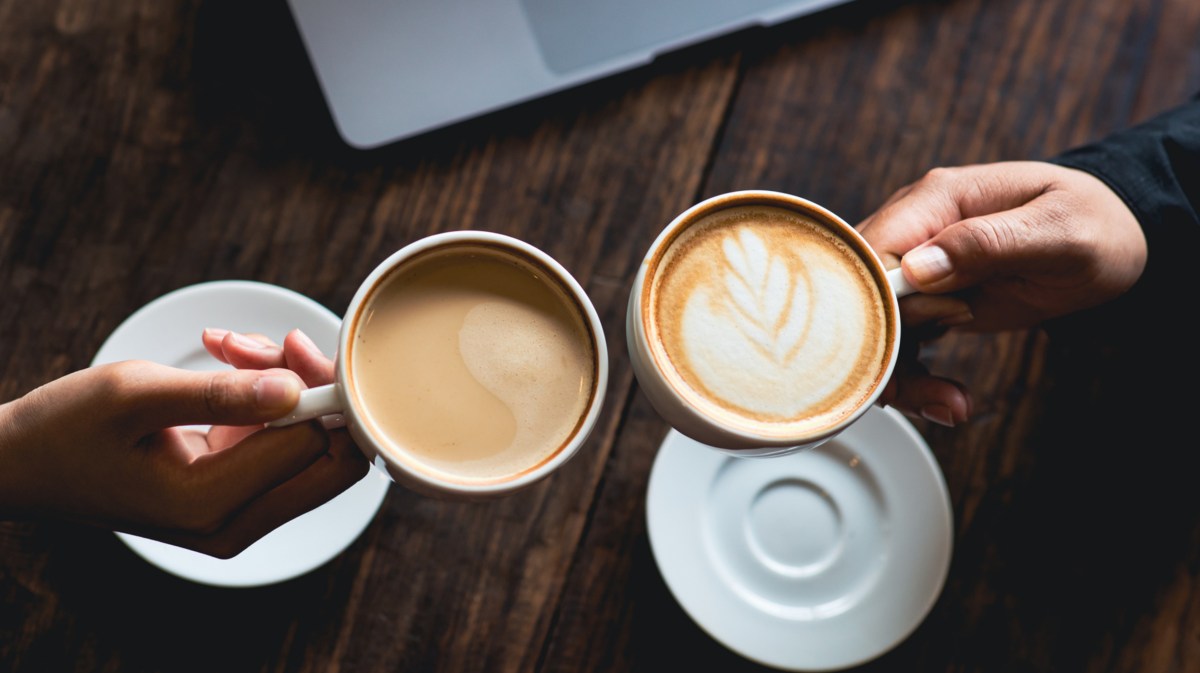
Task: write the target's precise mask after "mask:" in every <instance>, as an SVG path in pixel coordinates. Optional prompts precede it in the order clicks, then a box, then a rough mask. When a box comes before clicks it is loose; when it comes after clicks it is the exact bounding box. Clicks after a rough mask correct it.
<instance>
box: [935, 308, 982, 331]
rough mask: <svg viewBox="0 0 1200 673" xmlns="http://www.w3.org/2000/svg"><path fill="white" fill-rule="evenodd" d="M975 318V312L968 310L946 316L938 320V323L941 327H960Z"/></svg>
mask: <svg viewBox="0 0 1200 673" xmlns="http://www.w3.org/2000/svg"><path fill="white" fill-rule="evenodd" d="M974 319H975V314H974V313H971V312H970V311H963V312H962V313H955V314H954V315H949V316H946V317H945V318H942V319H941V320H939V321H938V324H939V325H941V326H943V327H961V326H962V325H965V324H967V323H969V322H971V321H972V320H974Z"/></svg>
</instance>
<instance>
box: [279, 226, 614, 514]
mask: <svg viewBox="0 0 1200 673" xmlns="http://www.w3.org/2000/svg"><path fill="white" fill-rule="evenodd" d="M459 249H461V250H463V251H467V252H470V251H480V250H482V251H485V256H486V255H487V254H495V255H497V256H506V255H507V256H511V257H512V258H514V259H517V260H519V261H520V264H521V265H524V266H527V267H528V268H529V270H530V271H531V272H532V273H533V275H532V276H531V277H534V278H541V279H542V282H543V283H545V284H546V285H548V286H553V287H555V288H557V289H556V290H554V291H555V292H557V293H560V294H561V295H562V296H563V297H564V298H565V302H566V303H567V304H570V306H571V308H570V309H569V310H570V311H572V312H574V313H577V315H578V317H579V318H580V319H581V321H582V326H581V330H582V332H581V336H582V338H584V339H590V348H591V353H592V354H593V360H594V361H593V366H594V369H592V370H591V371H592V372H593V373H594V375H593V376H591V385H590V386H589V387H588V389H580V388H581V386H580V385H576V389H577V390H579V392H580V394H581V399H582V400H584V401H583V402H582V403H581V404H580V405H579V407H580V409H581V412H580V413H579V415H578V417H577V418H575V417H571V418H570V419H569V420H568V421H566V422H565V423H566V425H565V426H564V427H567V428H568V429H569V432H568V433H567V434H565V435H564V437H565V439H563V440H562V442H561V444H556V449H555V450H553V451H551V452H549V454H548V455H547V456H545V457H544V458H542V459H539V460H537V461H535V462H533V463H532V464H530V465H528V466H525V467H522V468H521V469H516V470H514V472H513V474H511V475H505V476H502V477H499V478H494V479H486V480H479V481H475V482H473V481H472V480H470V479H461V478H453V475H447V474H444V473H439V471H438V470H436V469H427V468H426V467H425V466H422V465H421V464H420V461H418V460H414V459H413V458H412V457H411V456H406V455H404V453H405V452H404V451H402V450H398V449H397V446H396V444H395V443H394V442H392V440H390V439H388V438H386V437H381V436H380V434H381V433H380V430H379V427H380V426H379V424H378V423H376V422H374V421H373V420H372V419H371V417H370V415H369V412H368V411H367V406H368V404H367V403H366V402H364V401H363V399H362V397H363V396H362V392H361V390H355V389H354V386H355V385H356V383H355V380H354V379H355V376H354V374H353V371H354V370H353V367H354V366H356V365H355V364H354V362H353V359H352V358H353V356H352V352H353V350H354V349H355V348H356V347H357V346H356V343H357V342H356V338H357V337H358V336H360V334H359V333H360V331H361V330H362V329H363V326H364V325H365V324H366V323H368V322H370V321H371V319H372V318H373V317H375V316H373V315H369V314H367V312H366V311H365V309H366V308H367V307H368V306H369V305H370V302H371V299H372V295H373V294H375V291H376V290H378V289H380V288H383V287H385V286H387V283H388V280H389V278H390V277H391V275H392V274H393V273H398V272H404V271H407V270H409V269H411V268H412V267H413V265H415V264H418V263H419V262H420V261H421V260H427V259H429V258H431V257H433V258H437V257H436V256H437V255H442V256H448V255H456V254H458V251H459ZM506 343H507V342H506ZM459 348H461V346H459ZM334 363H335V370H336V373H335V380H334V382H333V383H332V384H329V385H325V386H320V387H317V388H312V389H309V390H305V391H303V392H302V394H301V396H300V402H299V404H298V405H297V406H296V408H295V409H294V410H293V411H292V413H291V414H289V415H288V416H285V417H283V418H281V419H279V420H276V421H274V422H272V423H270V424H269V425H270V426H274V427H278V426H284V425H290V424H293V423H297V422H301V421H306V420H311V419H320V420H321V422H322V423H323V424H324V425H325V426H326V427H340V426H343V425H344V426H345V427H346V428H347V429H348V430H349V432H350V435H351V437H352V438H353V439H354V441H355V443H356V444H357V445H358V447H359V449H361V450H362V451H363V453H364V454H366V456H367V458H368V459H370V460H371V461H373V463H374V465H375V466H376V467H377V468H380V469H382V470H384V472H385V473H387V474H388V475H389V476H390V477H391V478H392V480H393V481H395V482H396V483H398V484H401V485H403V486H405V487H407V488H410V489H412V490H414V491H417V492H419V493H423V494H425V495H432V496H439V497H450V498H455V499H468V500H472V499H488V498H493V497H498V496H503V495H508V494H511V493H513V492H515V491H518V490H520V489H522V488H525V487H527V486H530V485H532V484H533V483H535V482H537V481H539V480H541V479H543V478H544V477H547V476H548V475H550V474H551V473H552V472H554V471H555V470H557V469H558V468H559V467H560V466H562V465H563V464H564V463H565V462H566V461H568V460H569V459H570V458H571V457H572V456H574V455H575V454H576V453H577V452H578V450H579V448H580V447H581V446H582V445H583V444H584V442H585V441H587V438H588V436H589V435H590V434H591V431H592V428H593V427H594V426H595V423H596V420H597V418H598V416H599V414H600V408H601V405H602V402H603V399H604V394H605V389H606V387H607V383H608V349H607V346H606V343H605V338H604V330H603V328H602V326H601V324H600V318H599V316H598V315H597V313H596V309H595V308H594V306H593V305H592V302H591V300H590V299H589V298H588V295H587V293H586V292H585V291H584V289H583V288H582V287H581V286H580V285H579V283H578V282H577V281H576V280H575V279H574V277H572V276H571V274H570V273H569V272H568V271H567V270H566V269H565V268H563V267H562V265H560V264H559V263H558V262H557V261H556V260H554V259H553V258H551V257H550V256H549V255H547V254H546V253H545V252H543V251H542V250H540V249H538V248H536V247H534V246H532V245H530V244H528V243H525V242H524V241H521V240H518V239H515V238H512V237H509V236H504V235H502V234H496V233H492V232H485V231H455V232H446V233H440V234H434V235H432V236H427V237H425V238H422V239H419V240H417V241H414V242H412V243H410V244H408V245H406V246H405V247H403V248H401V249H400V250H398V251H397V252H395V253H393V254H392V255H391V256H389V257H388V258H387V259H385V260H384V261H383V262H381V263H380V264H379V265H378V266H377V267H376V268H375V269H374V270H373V271H371V273H370V274H369V275H368V276H367V278H366V280H364V281H363V283H362V284H361V285H360V286H359V288H358V290H357V292H356V293H355V295H354V297H353V299H351V301H350V305H349V307H348V308H347V310H346V314H345V317H344V318H343V321H342V326H341V331H340V332H339V335H338V350H337V353H336V354H335V356H334ZM360 366H361V365H360ZM435 369H436V367H435ZM435 373H436V372H435ZM457 420H458V422H459V423H461V424H464V425H468V426H469V425H471V424H473V423H475V422H476V421H477V419H476V418H473V417H472V416H471V414H470V413H469V412H466V411H464V413H463V415H462V418H460V419H457Z"/></svg>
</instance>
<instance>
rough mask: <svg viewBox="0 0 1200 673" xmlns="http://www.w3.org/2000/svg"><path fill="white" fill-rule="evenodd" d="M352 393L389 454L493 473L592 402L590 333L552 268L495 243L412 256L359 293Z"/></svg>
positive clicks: (533, 450) (495, 477)
mask: <svg viewBox="0 0 1200 673" xmlns="http://www.w3.org/2000/svg"><path fill="white" fill-rule="evenodd" d="M361 315H363V316H364V317H363V318H362V320H363V324H362V325H361V326H360V327H359V328H358V329H357V338H356V339H355V341H354V343H353V346H352V348H353V350H352V352H351V357H350V362H351V371H352V373H353V378H354V384H353V385H352V386H351V388H352V390H353V391H354V392H353V394H355V395H356V396H357V398H358V399H359V401H360V403H361V406H362V407H363V408H364V410H365V412H366V413H365V414H364V415H365V416H366V419H365V420H366V422H367V425H368V426H369V427H370V429H371V431H372V434H373V435H375V436H376V437H377V438H380V440H381V443H383V444H384V445H385V446H388V447H390V448H391V449H392V450H391V453H392V455H393V456H394V457H396V458H398V459H400V460H402V461H404V462H405V463H407V464H409V465H410V466H412V467H415V468H416V469H418V470H420V471H424V472H427V473H430V474H431V475H433V476H436V477H439V478H442V479H447V480H450V481H456V482H466V483H495V482H499V481H505V480H508V479H511V478H514V477H516V476H519V475H520V474H523V473H525V472H527V471H529V470H531V469H534V468H536V467H537V466H538V465H540V464H542V463H544V462H545V461H547V460H549V459H550V458H552V457H553V456H554V455H556V454H557V453H558V452H559V451H560V450H561V449H562V448H563V447H564V446H565V445H566V444H567V443H568V442H570V441H571V439H572V438H573V437H574V435H575V433H576V432H577V431H578V429H579V427H580V424H581V422H582V419H583V417H584V415H585V413H586V410H587V408H588V407H589V405H590V404H591V402H592V395H593V394H594V387H595V381H596V379H595V377H596V371H595V369H596V357H595V345H594V342H593V340H592V338H591V336H590V332H589V331H588V330H587V328H586V326H585V324H584V319H583V316H582V311H581V310H580V309H579V307H578V304H577V302H576V301H575V300H574V298H573V297H571V296H569V295H568V294H567V292H566V290H565V289H563V288H561V287H559V284H558V283H557V282H556V281H554V280H553V276H552V275H550V274H549V273H547V272H546V271H545V270H543V269H541V268H540V267H534V266H532V264H531V263H529V262H527V261H525V260H523V259H517V258H516V257H515V256H513V255H510V254H508V253H506V252H501V251H498V250H490V249H485V248H478V249H475V248H472V249H468V250H463V249H461V248H458V249H452V250H450V251H439V252H437V253H434V254H430V255H427V256H426V257H424V258H420V259H417V260H414V261H412V262H410V263H409V265H408V266H406V267H404V268H402V269H401V270H400V271H398V272H396V273H394V274H393V275H392V276H391V277H389V278H387V279H385V280H384V281H382V282H381V283H380V285H379V286H378V287H377V288H376V290H375V291H374V293H373V295H372V296H371V297H370V298H369V299H368V300H367V302H365V304H364V309H363V311H362V312H361Z"/></svg>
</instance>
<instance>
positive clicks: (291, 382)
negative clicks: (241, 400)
mask: <svg viewBox="0 0 1200 673" xmlns="http://www.w3.org/2000/svg"><path fill="white" fill-rule="evenodd" d="M299 397H300V384H299V383H298V382H297V381H296V379H294V378H292V377H290V376H263V377H261V378H259V379H258V381H257V382H256V383H255V384H254V399H255V400H257V401H258V406H260V407H262V408H263V409H278V408H283V407H286V408H289V409H290V408H291V407H293V406H295V405H296V400H297V399H298V398H299Z"/></svg>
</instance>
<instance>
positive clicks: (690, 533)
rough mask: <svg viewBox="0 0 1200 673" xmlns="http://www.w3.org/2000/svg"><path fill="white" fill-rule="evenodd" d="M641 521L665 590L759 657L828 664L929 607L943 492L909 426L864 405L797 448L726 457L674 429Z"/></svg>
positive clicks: (716, 634)
mask: <svg viewBox="0 0 1200 673" xmlns="http://www.w3.org/2000/svg"><path fill="white" fill-rule="evenodd" d="M646 519H647V529H648V533H649V536H650V546H651V549H652V550H653V553H654V558H655V561H656V562H657V564H658V567H659V570H660V571H661V572H662V575H663V579H664V580H665V581H666V584H667V586H668V587H669V589H670V591H671V593H672V594H673V595H674V596H675V599H676V600H677V601H679V603H680V605H682V607H683V609H684V610H685V611H686V612H687V613H688V614H689V615H690V616H691V618H692V619H693V620H694V621H695V622H696V623H697V624H698V625H699V626H700V627H701V628H702V629H704V630H705V631H706V632H707V633H708V634H709V635H711V636H712V637H713V638H714V639H716V640H717V641H718V642H720V643H722V644H723V645H725V646H726V647H728V648H729V649H731V650H733V651H734V652H737V653H738V654H740V655H742V656H744V657H746V658H747V659H750V660H753V661H756V662H758V663H761V664H764V665H767V666H771V667H774V668H778V669H783V670H790V671H831V670H838V669H843V668H849V667H851V666H856V665H859V664H863V663H865V662H867V661H869V660H871V659H874V658H876V657H878V656H880V655H882V654H884V653H885V652H887V651H888V650H890V649H892V648H893V647H895V646H896V645H897V644H899V643H900V642H901V641H903V640H904V639H905V638H907V637H908V635H909V634H910V633H912V631H913V630H914V629H915V628H916V627H917V626H918V625H919V624H920V623H921V621H922V620H924V618H925V616H926V614H928V612H929V610H930V609H931V608H932V607H933V605H934V603H935V601H936V600H937V598H938V596H939V594H940V593H941V590H942V586H943V584H944V582H945V580H946V573H947V571H948V570H949V567H950V554H951V546H952V542H953V530H952V527H951V523H952V522H951V519H952V513H951V509H950V496H949V493H948V491H947V489H946V483H945V480H944V479H943V476H942V472H941V469H940V468H939V467H938V464H937V461H936V460H935V459H934V457H933V454H932V453H931V452H930V450H929V447H928V445H927V444H926V443H925V441H924V439H923V438H922V437H921V435H920V434H919V433H918V432H917V431H916V429H915V428H914V427H913V426H912V424H911V423H909V422H908V420H907V419H905V418H904V417H903V415H901V414H900V413H899V412H897V411H895V410H894V409H891V408H879V407H873V408H872V409H871V410H870V411H868V413H866V414H865V415H864V416H863V417H862V418H860V419H859V420H858V421H857V422H855V423H854V425H852V426H851V427H850V428H848V429H847V430H846V431H844V432H843V433H842V434H841V435H839V436H838V437H836V438H835V439H833V440H830V441H829V442H827V443H825V444H823V445H821V446H819V447H817V448H815V449H812V450H809V451H806V452H801V453H795V454H790V455H786V456H781V457H775V458H737V457H733V456H729V455H728V454H726V453H722V452H719V451H716V450H715V449H712V448H711V447H708V446H706V445H704V444H699V443H697V442H695V441H693V440H691V439H688V438H687V437H685V436H684V435H681V434H679V433H678V432H676V431H674V430H672V431H671V432H670V433H669V434H668V435H667V437H666V439H665V440H664V441H663V444H662V446H661V448H660V449H659V453H658V455H657V457H656V458H655V461H654V467H653V469H652V470H651V473H650V484H649V489H648V492H647V496H646Z"/></svg>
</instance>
